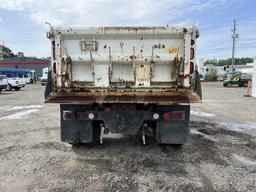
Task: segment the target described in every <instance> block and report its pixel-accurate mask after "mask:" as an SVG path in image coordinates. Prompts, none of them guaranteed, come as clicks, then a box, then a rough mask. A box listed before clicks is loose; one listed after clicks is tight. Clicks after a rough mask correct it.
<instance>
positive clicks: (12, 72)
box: [0, 68, 26, 91]
mask: <svg viewBox="0 0 256 192" xmlns="http://www.w3.org/2000/svg"><path fill="white" fill-rule="evenodd" d="M21 72H23V70H22V69H13V68H0V74H2V75H6V76H7V81H8V84H7V88H6V90H7V91H11V90H12V89H15V90H16V91H19V90H20V88H21V87H25V85H26V79H25V78H20V77H19V76H20V73H21Z"/></svg>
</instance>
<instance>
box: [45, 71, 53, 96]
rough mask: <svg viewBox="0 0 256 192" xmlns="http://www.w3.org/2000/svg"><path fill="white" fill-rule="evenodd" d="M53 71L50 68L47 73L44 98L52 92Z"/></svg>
mask: <svg viewBox="0 0 256 192" xmlns="http://www.w3.org/2000/svg"><path fill="white" fill-rule="evenodd" d="M51 74H52V71H51V70H49V71H48V75H47V83H46V87H45V91H44V98H45V99H46V98H47V97H48V96H49V95H50V93H51V92H52V77H51Z"/></svg>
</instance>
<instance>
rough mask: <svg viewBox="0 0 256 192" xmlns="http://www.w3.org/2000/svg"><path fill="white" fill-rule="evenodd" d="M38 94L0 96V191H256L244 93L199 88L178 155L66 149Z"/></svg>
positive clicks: (251, 123)
mask: <svg viewBox="0 0 256 192" xmlns="http://www.w3.org/2000/svg"><path fill="white" fill-rule="evenodd" d="M43 88H44V87H42V86H41V85H28V86H27V87H26V88H25V89H24V90H21V91H19V92H15V91H13V92H3V93H2V94H0V191H230V192H231V191H232V192H233V191H255V186H256V136H255V135H256V134H255V130H256V128H255V119H256V115H255V114H256V106H255V104H256V99H255V98H245V97H243V94H244V93H245V88H223V87H222V86H221V84H220V83H203V92H204V103H202V104H193V106H192V112H191V114H192V116H191V123H190V128H191V133H190V135H189V139H188V142H187V143H186V144H185V145H184V146H183V147H182V148H175V147H172V146H157V145H155V144H154V143H149V144H148V145H146V146H143V145H142V144H141V142H140V140H139V139H138V138H133V137H130V136H120V135H117V136H115V135H112V137H110V138H108V139H107V140H105V143H104V145H102V146H90V147H88V146H87V147H86V146H82V147H79V148H72V147H71V146H70V145H68V144H66V143H62V142H60V139H59V135H60V133H59V106H58V105H55V104H44V103H43Z"/></svg>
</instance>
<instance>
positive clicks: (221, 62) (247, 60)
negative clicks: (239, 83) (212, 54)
mask: <svg viewBox="0 0 256 192" xmlns="http://www.w3.org/2000/svg"><path fill="white" fill-rule="evenodd" d="M252 62H253V58H249V57H242V58H235V65H245V64H246V63H252ZM204 64H212V65H214V66H224V65H232V59H231V58H228V59H220V60H217V59H210V60H206V61H205V62H204Z"/></svg>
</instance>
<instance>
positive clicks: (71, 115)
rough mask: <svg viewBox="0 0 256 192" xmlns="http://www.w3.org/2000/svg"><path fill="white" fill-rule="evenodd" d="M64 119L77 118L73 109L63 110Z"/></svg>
mask: <svg viewBox="0 0 256 192" xmlns="http://www.w3.org/2000/svg"><path fill="white" fill-rule="evenodd" d="M63 119H64V120H68V121H70V120H75V113H74V112H73V111H63Z"/></svg>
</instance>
